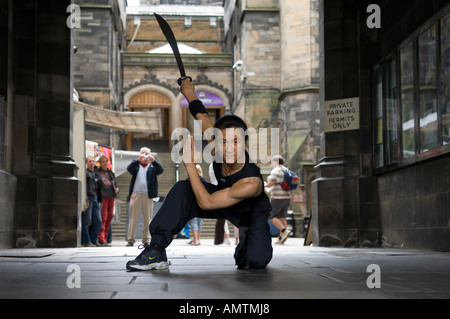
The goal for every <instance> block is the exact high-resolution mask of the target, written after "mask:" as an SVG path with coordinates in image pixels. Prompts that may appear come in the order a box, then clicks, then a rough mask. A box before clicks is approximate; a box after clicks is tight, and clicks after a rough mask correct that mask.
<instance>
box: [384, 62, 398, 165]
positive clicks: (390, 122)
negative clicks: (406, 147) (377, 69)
mask: <svg viewBox="0 0 450 319" xmlns="http://www.w3.org/2000/svg"><path fill="white" fill-rule="evenodd" d="M385 77H386V88H385V89H386V93H385V97H386V142H387V145H386V152H387V154H386V158H387V164H393V163H397V160H398V101H397V60H396V59H391V60H389V61H388V62H387V65H386V72H385Z"/></svg>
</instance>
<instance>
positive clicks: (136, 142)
mask: <svg viewBox="0 0 450 319" xmlns="http://www.w3.org/2000/svg"><path fill="white" fill-rule="evenodd" d="M127 106H128V110H129V111H130V112H145V111H146V110H155V109H156V110H157V111H158V113H159V125H160V127H161V130H160V134H154V133H151V132H130V133H129V134H128V136H127V141H126V148H127V149H128V150H139V149H140V148H141V147H142V146H147V145H148V144H149V142H150V141H151V145H152V150H153V151H159V152H166V151H168V148H169V140H170V134H171V132H170V127H171V125H170V123H171V112H170V109H171V106H172V102H171V100H170V98H169V97H167V96H166V95H165V94H163V93H160V92H157V91H153V90H145V91H142V92H139V93H136V94H134V95H133V96H131V98H130V99H129V102H128V105H127Z"/></svg>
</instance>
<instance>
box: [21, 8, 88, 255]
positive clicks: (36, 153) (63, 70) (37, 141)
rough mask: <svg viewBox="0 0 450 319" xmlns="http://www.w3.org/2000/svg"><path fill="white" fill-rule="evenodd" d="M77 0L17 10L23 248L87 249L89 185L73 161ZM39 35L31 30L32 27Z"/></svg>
mask: <svg viewBox="0 0 450 319" xmlns="http://www.w3.org/2000/svg"><path fill="white" fill-rule="evenodd" d="M70 3H71V1H69V0H62V1H51V0H38V1H35V0H23V1H20V2H14V5H13V15H14V19H15V20H16V21H26V23H25V22H23V23H20V22H18V27H17V29H16V33H15V50H14V52H15V54H16V60H15V82H14V87H15V92H14V93H15V94H14V112H15V122H14V129H13V131H14V132H13V134H14V143H15V145H14V151H13V153H14V169H13V170H14V174H15V175H16V176H17V178H18V182H17V197H16V211H15V229H16V245H17V246H18V247H74V246H78V245H79V241H80V236H79V233H80V227H79V220H80V216H79V215H80V204H79V203H80V195H81V184H80V182H79V181H78V180H77V179H76V177H75V176H76V169H77V168H76V165H75V163H74V160H73V158H72V134H73V131H72V117H73V101H72V76H71V58H72V40H71V30H70V29H69V28H68V27H67V25H66V20H67V17H68V16H69V13H67V12H66V9H67V6H68V5H69V4H70ZM30 25H31V26H33V27H27V26H30Z"/></svg>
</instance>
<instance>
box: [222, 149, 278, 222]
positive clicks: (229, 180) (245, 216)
mask: <svg viewBox="0 0 450 319" xmlns="http://www.w3.org/2000/svg"><path fill="white" fill-rule="evenodd" d="M249 159H250V158H249V155H248V153H247V152H245V165H244V167H243V168H242V169H241V170H240V171H238V172H236V173H234V174H232V175H230V176H222V164H221V163H216V162H213V169H214V174H215V176H216V179H217V187H218V189H219V190H220V189H224V188H227V187H231V186H233V184H234V183H236V182H237V181H239V180H241V179H244V178H248V177H258V178H260V179H261V182H262V186H261V192H260V193H259V195H258V196H256V197H251V198H247V199H244V200H243V201H241V202H239V203H237V204H235V205H233V206H230V207H228V208H225V209H224V210H226V211H227V213H228V214H230V213H231V215H233V216H234V217H237V218H239V219H240V223H239V224H240V225H245V226H248V225H249V223H250V221H251V215H252V214H261V213H263V214H264V213H267V214H268V213H270V211H271V210H272V206H271V205H270V200H269V198H268V197H267V195H266V193H265V192H264V180H263V178H262V175H261V171H260V169H259V167H258V166H257V165H256V164H254V163H250V160H249Z"/></svg>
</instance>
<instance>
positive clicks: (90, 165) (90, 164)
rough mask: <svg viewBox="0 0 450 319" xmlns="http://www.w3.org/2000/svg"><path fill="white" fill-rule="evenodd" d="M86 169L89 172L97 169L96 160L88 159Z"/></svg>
mask: <svg viewBox="0 0 450 319" xmlns="http://www.w3.org/2000/svg"><path fill="white" fill-rule="evenodd" d="M86 167H87V169H88V170H90V171H92V170H93V169H94V167H95V160H94V158H93V157H88V158H87V160H86Z"/></svg>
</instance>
